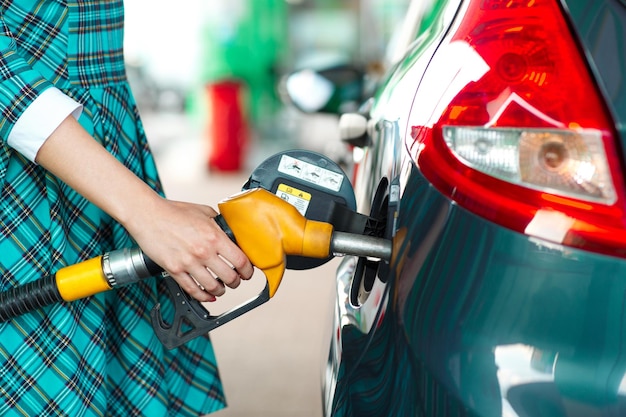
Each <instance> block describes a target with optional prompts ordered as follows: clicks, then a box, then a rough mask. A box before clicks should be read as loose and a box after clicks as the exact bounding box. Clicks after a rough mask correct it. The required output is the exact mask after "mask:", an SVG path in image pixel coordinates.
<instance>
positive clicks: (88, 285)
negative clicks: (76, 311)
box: [56, 256, 111, 301]
mask: <svg viewBox="0 0 626 417" xmlns="http://www.w3.org/2000/svg"><path fill="white" fill-rule="evenodd" d="M56 283H57V288H58V289H59V293H60V294H61V297H62V298H63V299H64V300H65V301H73V300H78V299H81V298H85V297H88V296H90V295H94V294H97V293H100V292H103V291H108V290H110V289H111V287H110V286H109V282H108V281H107V279H106V277H105V276H104V273H103V272H102V256H98V257H96V258H93V259H89V260H87V261H84V262H81V263H78V264H75V265H70V266H67V267H65V268H62V269H60V270H58V271H57V273H56Z"/></svg>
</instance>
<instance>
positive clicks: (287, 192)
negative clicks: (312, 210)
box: [276, 184, 311, 216]
mask: <svg viewBox="0 0 626 417" xmlns="http://www.w3.org/2000/svg"><path fill="white" fill-rule="evenodd" d="M276 195H277V196H278V197H280V198H282V199H283V200H285V201H286V202H288V203H289V204H291V205H292V206H294V207H295V208H296V209H297V210H298V211H299V212H300V214H302V215H303V216H304V215H305V214H306V210H307V208H309V203H310V202H311V194H309V193H307V192H305V191H302V190H298V189H297V188H293V187H291V186H289V185H285V184H279V185H278V189H277V190H276Z"/></svg>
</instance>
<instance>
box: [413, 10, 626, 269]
mask: <svg viewBox="0 0 626 417" xmlns="http://www.w3.org/2000/svg"><path fill="white" fill-rule="evenodd" d="M466 7H467V8H466V10H465V11H464V13H461V14H460V16H461V20H460V21H459V22H457V23H456V24H455V26H454V28H453V30H452V32H451V33H450V35H449V36H448V38H447V39H446V41H445V42H444V43H443V44H442V45H441V46H440V48H439V49H438V51H437V53H436V54H435V56H434V57H433V59H432V62H431V64H430V65H429V68H428V70H427V72H426V74H425V76H424V79H423V80H422V82H421V84H420V88H419V89H418V92H417V95H416V100H415V106H414V109H413V110H412V113H411V121H410V123H411V126H412V131H411V137H410V138H409V139H408V143H407V145H408V147H409V150H410V151H411V153H412V155H413V157H414V159H415V161H416V163H417V165H418V166H419V168H420V170H421V171H422V173H423V174H424V175H425V176H426V177H427V178H428V179H429V181H430V182H431V183H432V184H433V185H434V186H435V187H437V188H438V189H439V190H440V191H441V192H442V193H444V194H446V195H447V196H449V197H450V198H451V199H453V200H454V201H456V202H457V203H458V204H459V205H461V206H463V207H465V208H466V209H468V210H470V211H472V212H474V213H476V214H478V215H480V216H482V217H484V218H486V219H488V220H491V221H493V222H496V223H498V224H500V225H503V226H505V227H508V228H510V229H513V230H516V231H519V232H522V233H525V234H527V235H531V236H535V237H540V238H543V239H546V240H549V241H553V242H557V243H562V244H565V245H570V246H575V247H579V248H583V249H586V250H590V251H595V252H600V253H605V254H610V255H616V256H622V257H626V222H625V211H624V208H625V202H626V200H625V195H624V182H623V178H622V172H623V171H622V164H621V159H620V156H619V155H620V153H619V150H618V146H617V136H616V133H615V129H614V124H613V122H612V120H611V117H610V115H609V112H608V110H607V108H606V106H605V104H604V102H603V100H602V98H601V95H600V93H599V90H598V88H597V86H596V84H595V82H594V81H593V78H592V77H591V75H590V72H589V69H588V67H587V64H586V62H585V60H584V54H583V53H582V52H581V49H580V48H579V46H578V44H577V42H576V40H575V38H574V37H573V35H572V31H571V29H570V28H569V26H568V23H567V21H566V19H565V15H564V13H563V11H562V10H561V8H560V6H559V4H558V1H557V0H507V1H502V0H470V1H469V2H468V3H467V5H466ZM429 103H430V104H429ZM414 115H416V116H414Z"/></svg>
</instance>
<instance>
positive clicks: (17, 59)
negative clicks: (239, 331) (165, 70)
mask: <svg viewBox="0 0 626 417" xmlns="http://www.w3.org/2000/svg"><path fill="white" fill-rule="evenodd" d="M0 4H1V8H0V192H1V195H0V287H1V288H0V290H2V289H6V288H10V287H12V286H15V285H18V284H23V283H26V282H29V281H31V280H34V279H37V278H39V277H42V276H44V275H47V274H50V273H53V272H55V271H57V270H58V269H60V268H62V267H64V266H66V265H71V264H74V263H77V262H79V261H82V260H85V259H89V258H92V257H94V256H96V255H100V254H102V253H104V252H106V251H110V250H112V249H116V248H123V247H130V246H132V245H133V242H132V240H131V238H130V237H129V235H128V234H127V233H126V231H125V230H124V229H123V228H122V227H121V226H119V225H118V224H116V223H115V222H114V221H113V220H112V219H111V218H110V217H109V216H107V215H106V214H105V213H103V212H102V211H101V210H99V209H97V208H96V207H94V206H93V205H91V204H90V203H88V202H87V201H86V200H84V199H83V198H82V197H81V196H79V195H77V194H76V193H75V192H74V191H72V190H71V189H70V188H69V187H67V186H66V185H65V184H63V183H62V182H60V181H59V180H58V179H56V178H55V177H53V176H52V175H50V174H48V173H46V172H45V170H43V169H42V168H41V167H39V166H37V165H36V164H33V163H32V162H30V161H29V160H28V159H26V158H25V157H24V156H22V155H21V154H19V153H18V152H16V151H15V150H14V149H12V148H11V147H9V146H8V145H7V143H6V141H7V137H8V136H9V133H10V132H11V129H12V128H13V126H14V125H15V122H16V121H17V119H18V118H19V117H20V115H21V114H22V112H23V111H24V109H26V108H27V107H28V106H29V104H30V103H31V102H32V101H33V100H34V99H35V98H36V97H37V96H38V95H39V94H40V93H41V92H42V91H44V90H46V89H48V88H50V87H51V86H56V87H57V88H59V89H60V90H62V91H63V92H64V93H65V94H67V95H68V96H70V97H72V98H73V99H74V100H76V101H77V102H79V103H81V104H82V105H83V111H82V114H81V116H80V118H79V122H80V123H81V124H82V125H83V126H84V127H85V128H86V129H87V130H88V131H89V132H90V133H91V134H92V135H93V136H94V137H95V138H96V140H98V141H99V142H100V143H101V144H102V146H104V147H105V148H106V149H107V150H109V151H110V152H111V153H112V154H113V155H115V156H116V157H117V158H118V159H119V160H120V161H122V162H123V163H124V164H125V165H126V166H127V167H128V168H130V169H131V170H132V171H133V172H134V173H135V174H137V175H138V176H139V177H141V178H143V179H144V180H145V181H146V182H147V183H148V184H149V185H150V186H152V187H153V188H154V189H156V190H158V191H159V192H160V191H161V190H160V185H159V180H158V176H157V172H156V169H155V165H154V161H153V159H152V156H151V154H150V150H149V149H148V145H147V143H146V139H145V135H144V131H143V128H142V125H141V123H140V120H139V116H138V113H137V109H136V106H135V102H134V99H133V97H132V95H131V92H130V91H129V86H128V84H127V81H126V76H125V71H124V61H123V52H122V37H123V20H124V18H123V5H122V1H121V0H102V1H87V0H84V1H83V0H80V1H69V0H68V1H65V0H13V1H11V0H6V1H5V0H1V1H0ZM164 53H167V51H164ZM111 186H114V184H111ZM102 192H106V190H102ZM146 215H148V214H147V213H146ZM159 294H163V288H162V282H161V281H160V280H159V281H157V279H150V280H147V281H145V282H143V283H141V284H136V285H133V286H129V287H126V288H122V289H119V290H116V291H110V292H108V293H103V294H98V295H96V296H94V297H90V298H89V299H85V300H79V301H76V302H72V303H64V304H60V305H55V306H51V307H48V308H45V309H43V310H41V311H36V312H34V313H30V314H26V315H24V316H21V317H18V318H16V319H14V320H13V321H11V322H8V323H2V324H0V415H2V416H13V415H16V416H47V415H62V416H71V417H76V416H104V415H107V416H124V417H126V416H136V415H142V416H161V415H181V416H186V415H190V416H191V415H199V414H203V413H208V412H211V411H215V410H218V409H220V408H222V407H223V406H224V398H223V393H222V386H221V383H220V380H219V375H218V372H217V369H216V365H215V356H214V352H213V350H212V347H211V343H210V340H209V338H208V337H206V338H198V339H195V340H193V341H191V342H190V343H188V344H187V345H185V346H183V347H180V348H178V349H175V350H172V351H167V350H165V349H164V348H163V347H162V345H161V344H160V342H159V341H158V339H157V338H156V337H155V335H154V332H153V330H152V327H151V324H150V318H149V313H150V309H151V308H152V307H153V306H154V304H155V303H156V302H157V301H164V300H165V298H164V297H165V296H164V295H159Z"/></svg>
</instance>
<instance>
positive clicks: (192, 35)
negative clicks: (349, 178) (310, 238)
mask: <svg viewBox="0 0 626 417" xmlns="http://www.w3.org/2000/svg"><path fill="white" fill-rule="evenodd" d="M125 7H126V32H125V51H126V59H127V70H128V76H129V79H130V82H131V86H132V88H133V91H134V94H135V98H136V99H137V102H138V105H139V110H140V113H141V116H142V119H143V122H144V125H145V129H146V133H147V136H148V140H149V142H150V145H151V147H152V150H153V152H154V154H155V157H156V160H157V165H158V167H159V170H160V174H161V179H162V181H163V185H164V188H165V191H166V193H167V195H168V197H170V198H172V199H177V200H184V201H193V202H197V203H203V204H209V205H211V206H213V207H215V208H217V203H218V202H219V201H220V200H222V199H224V198H226V197H228V196H230V195H233V194H235V193H237V192H239V191H240V190H241V187H242V186H243V184H244V183H245V181H246V180H247V178H248V176H249V175H250V173H251V172H252V170H254V168H255V167H256V166H258V164H259V163H261V162H262V161H263V160H265V159H266V158H267V157H269V156H271V155H273V154H275V153H276V152H279V151H282V150H286V149H296V148H297V149H307V150H313V151H317V152H320V153H323V154H325V155H326V156H329V157H331V158H332V159H334V160H335V161H337V162H338V163H340V164H343V163H344V162H345V161H346V160H348V159H349V158H350V157H351V151H350V149H349V148H348V147H347V146H346V145H344V144H343V143H341V142H340V140H339V135H338V131H337V122H338V116H337V115H334V114H321V113H319V114H305V113H302V112H300V111H298V110H296V108H295V107H294V106H292V105H290V104H288V101H287V100H285V97H284V91H283V88H282V85H283V80H284V78H285V77H286V76H287V75H288V74H290V73H291V72H293V71H296V70H299V69H304V68H316V69H320V68H327V67H331V66H336V65H350V66H353V67H354V68H358V69H359V70H362V71H363V72H364V73H366V74H367V75H368V76H369V77H370V79H371V80H372V83H373V84H375V82H376V78H377V77H379V76H380V75H381V74H383V73H384V70H385V69H386V67H387V66H388V65H389V62H390V61H391V57H389V56H388V55H387V53H386V51H387V50H389V48H388V46H389V45H390V44H393V42H394V33H395V29H396V28H397V27H398V25H399V22H400V20H401V18H402V17H403V16H404V15H405V13H406V11H407V7H408V0H345V1H341V0H335V1H333V0H224V1H215V0H214V1H203V0H184V1H181V3H180V4H176V3H175V2H172V1H167V2H166V1H164V0H126V1H125ZM358 104H360V103H355V105H358ZM336 261H337V260H336V259H335V260H333V261H331V262H329V263H327V264H325V265H323V266H321V267H319V268H315V269H313V270H309V271H287V272H286V274H285V276H284V279H283V281H282V283H281V286H280V288H279V290H278V292H277V294H276V295H275V296H274V298H272V299H271V300H270V301H269V302H268V303H266V304H264V305H262V306H260V307H258V308H257V309H255V310H253V311H252V312H250V313H248V314H247V315H245V316H242V317H240V318H238V319H236V320H234V321H233V322H230V323H228V324H226V325H225V326H222V327H220V328H218V329H216V330H214V331H213V332H212V333H211V335H212V339H213V342H214V345H215V350H216V356H217V358H218V363H219V366H220V372H221V374H222V379H223V382H224V388H225V391H226V397H227V400H228V403H229V406H228V408H227V409H226V410H223V411H220V412H218V413H216V414H215V416H216V417H241V416H246V417H265V416H267V417H270V416H271V417H283V416H284V417H299V416H302V417H318V416H321V404H320V401H321V392H320V380H321V370H322V366H323V365H324V362H325V355H326V354H327V352H326V349H327V346H326V345H325V344H326V341H327V340H328V337H327V336H326V335H327V331H329V329H330V317H331V315H330V313H331V308H333V305H334V304H333V303H334V300H333V299H332V298H331V297H332V294H333V290H332V289H333V285H334V269H335V268H336ZM264 283H265V281H264V278H263V277H262V276H257V274H255V276H254V277H253V279H252V280H251V282H246V283H245V285H242V288H240V289H238V290H237V291H231V292H229V293H228V294H227V295H226V296H224V297H222V298H223V300H220V301H219V302H218V303H217V304H216V305H213V304H212V305H210V306H209V307H210V309H211V313H212V314H216V313H218V312H221V311H226V310H227V309H229V308H231V307H232V306H235V305H237V304H239V303H241V302H244V301H246V300H248V299H250V298H251V297H254V296H256V294H258V292H259V291H261V289H262V288H263V286H264Z"/></svg>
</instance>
